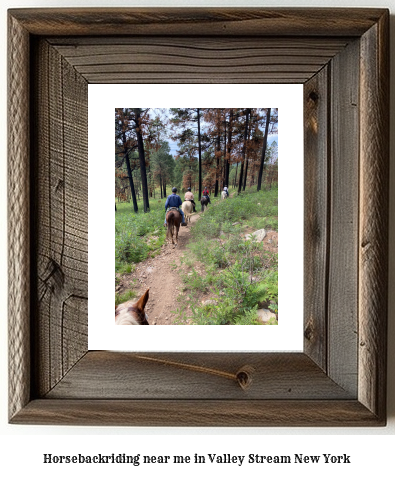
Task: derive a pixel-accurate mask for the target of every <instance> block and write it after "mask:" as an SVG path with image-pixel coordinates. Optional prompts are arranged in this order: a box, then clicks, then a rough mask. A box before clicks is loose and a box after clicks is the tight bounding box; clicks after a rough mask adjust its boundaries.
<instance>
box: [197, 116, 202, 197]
mask: <svg viewBox="0 0 395 478" xmlns="http://www.w3.org/2000/svg"><path fill="white" fill-rule="evenodd" d="M197 120H198V121H197V124H198V143H199V201H200V199H201V197H202V144H201V141H200V108H197Z"/></svg>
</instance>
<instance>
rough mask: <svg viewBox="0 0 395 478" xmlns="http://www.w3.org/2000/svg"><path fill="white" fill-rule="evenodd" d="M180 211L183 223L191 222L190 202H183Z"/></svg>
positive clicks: (191, 206)
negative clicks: (182, 215) (183, 219)
mask: <svg viewBox="0 0 395 478" xmlns="http://www.w3.org/2000/svg"><path fill="white" fill-rule="evenodd" d="M181 209H182V210H183V212H184V216H185V222H191V216H192V213H193V204H192V203H191V201H184V202H183V203H182V206H181Z"/></svg>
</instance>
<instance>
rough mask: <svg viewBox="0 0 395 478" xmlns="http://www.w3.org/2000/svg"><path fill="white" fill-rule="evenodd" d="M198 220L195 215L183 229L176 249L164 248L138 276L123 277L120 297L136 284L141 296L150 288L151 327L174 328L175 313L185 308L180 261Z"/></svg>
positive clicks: (145, 263) (144, 264) (141, 265)
mask: <svg viewBox="0 0 395 478" xmlns="http://www.w3.org/2000/svg"><path fill="white" fill-rule="evenodd" d="M199 217H200V216H199V214H194V215H193V216H192V217H191V222H190V223H189V224H188V226H187V227H180V230H179V233H178V245H177V246H176V247H174V246H173V245H172V244H165V245H164V246H162V249H161V253H160V254H159V255H157V256H156V257H154V258H151V259H146V260H145V261H143V262H140V263H139V264H137V268H136V270H135V272H133V273H131V274H125V275H123V276H122V277H121V282H120V284H119V285H118V287H117V292H119V293H123V292H125V291H126V290H128V289H130V288H131V287H132V286H133V284H135V286H134V287H135V288H136V291H137V294H138V296H139V295H141V294H142V293H143V292H145V291H146V290H147V288H148V287H149V289H150V294H149V300H148V304H147V307H146V311H147V314H148V321H149V323H150V324H151V325H171V324H172V323H173V318H174V317H175V314H173V313H172V312H173V311H175V310H176V309H177V308H178V309H179V308H181V307H182V303H180V302H178V301H177V297H178V295H179V293H180V291H181V287H182V280H181V278H180V276H179V273H178V272H177V267H178V266H179V265H180V258H181V257H182V256H183V255H184V253H185V252H186V245H187V244H188V242H189V240H190V234H191V232H190V231H191V227H193V224H194V223H195V222H196V221H197V220H198V219H199Z"/></svg>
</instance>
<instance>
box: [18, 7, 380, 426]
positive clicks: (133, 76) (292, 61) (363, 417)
mask: <svg viewBox="0 0 395 478" xmlns="http://www.w3.org/2000/svg"><path fill="white" fill-rule="evenodd" d="M388 36H389V12H388V10H386V9H352V8H349V9H318V8H317V9H255V8H251V9H244V8H243V9H191V8H186V9H169V8H168V9H148V8H146V9H134V8H125V9H124V8H121V9H117V8H114V9H111V8H110V9H103V8H98V9H85V8H79V9H15V10H9V32H8V39H9V40H8V51H9V57H8V58H9V59H8V69H9V73H8V78H9V86H8V115H9V116H8V117H9V120H8V131H9V146H8V148H9V149H8V157H9V163H8V164H9V167H8V171H9V183H8V184H9V225H8V227H9V421H10V423H21V424H48V425H50V424H56V425H62V424H64V425H127V426H287V427H289V426H384V425H385V423H386V327H387V297H388V291H387V287H388V270H387V269H388V182H389V180H388V169H389V41H388ZM97 84H105V85H108V84H117V85H120V84H127V85H134V86H135V94H136V95H138V93H139V86H140V85H150V84H151V85H152V86H153V87H154V86H155V87H158V85H159V86H160V85H161V84H163V85H172V84H175V85H190V87H191V88H193V86H194V85H197V84H207V85H213V87H215V86H216V85H221V84H222V85H224V86H225V85H235V89H236V85H237V86H239V87H240V85H244V86H245V88H246V89H248V87H249V85H254V87H256V86H257V85H258V87H259V85H269V84H294V85H295V84H298V85H302V89H303V125H302V126H303V133H302V134H303V138H304V139H303V143H304V154H303V158H304V159H303V163H304V164H303V167H304V179H303V181H304V191H303V192H304V199H303V201H304V207H303V214H302V217H303V231H304V232H303V234H304V240H303V278H302V281H303V292H302V294H303V311H302V315H303V327H301V328H300V332H299V333H300V336H301V337H303V350H301V351H296V352H293V351H286V352H281V351H280V352H273V351H262V350H260V349H258V350H256V349H255V350H248V351H245V350H244V349H237V350H236V349H235V350H223V349H221V347H220V346H218V348H217V349H216V348H211V350H206V351H199V350H186V351H185V350H183V347H182V346H180V347H179V348H178V349H176V350H173V351H165V348H164V347H160V348H159V347H158V349H157V350H155V349H154V350H152V349H151V350H148V348H147V349H145V350H141V349H139V350H134V351H131V352H129V351H122V350H119V351H114V350H112V351H109V350H91V349H89V347H88V179H89V176H90V172H89V173H88V149H89V148H88V86H89V85H97ZM258 89H259V88H258ZM191 97H192V98H193V96H191ZM234 104H235V103H234ZM118 106H123V105H118ZM125 106H129V103H128V105H126V104H125ZM192 106H193V105H192ZM227 106H233V104H230V103H229V105H227ZM262 106H263V107H264V106H265V105H262ZM266 106H269V105H266ZM298 126H299V127H300V121H299V122H298V124H296V125H295V128H297V127H298ZM290 202H292V197H290ZM98 207H100V205H98ZM104 227H106V226H104ZM109 227H110V228H112V227H113V226H112V225H111V226H109ZM92 240H97V241H100V237H97V238H95V237H94V238H92V237H91V236H90V237H89V243H91V241H92ZM89 249H90V246H89ZM288 267H289V268H290V269H292V268H293V267H295V266H294V263H293V262H292V261H290V264H289V265H288ZM113 277H114V276H113V275H112V280H113ZM111 293H112V294H113V289H112V291H111ZM89 300H92V298H91V296H90V297H89ZM94 300H95V301H96V300H99V301H100V297H99V298H95V299H94ZM282 300H284V301H287V297H285V298H284V299H282ZM90 306H91V304H90ZM90 306H89V307H90ZM295 313H297V312H295ZM290 314H292V312H290ZM287 315H288V314H287ZM108 320H109V322H112V323H113V320H114V318H113V316H112V317H109V318H108ZM151 329H152V328H151ZM151 329H147V330H151ZM168 329H170V330H172V329H174V328H172V327H171V328H168ZM200 329H201V328H200ZM246 329H247V330H251V331H253V330H256V328H250V327H246ZM133 330H134V329H133ZM158 330H159V327H158ZM202 330H207V332H206V334H209V333H210V332H209V331H210V330H211V329H207V328H204V329H202ZM251 333H252V332H251ZM214 345H215V342H214Z"/></svg>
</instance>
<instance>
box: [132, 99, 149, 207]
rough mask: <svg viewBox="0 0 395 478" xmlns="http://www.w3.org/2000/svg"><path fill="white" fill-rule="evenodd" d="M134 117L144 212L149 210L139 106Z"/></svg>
mask: <svg viewBox="0 0 395 478" xmlns="http://www.w3.org/2000/svg"><path fill="white" fill-rule="evenodd" d="M135 117H136V135H137V148H138V151H139V159H140V173H141V187H142V190H143V203H144V212H149V199H148V185H147V171H146V168H145V154H144V142H143V135H142V133H141V109H140V108H135Z"/></svg>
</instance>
